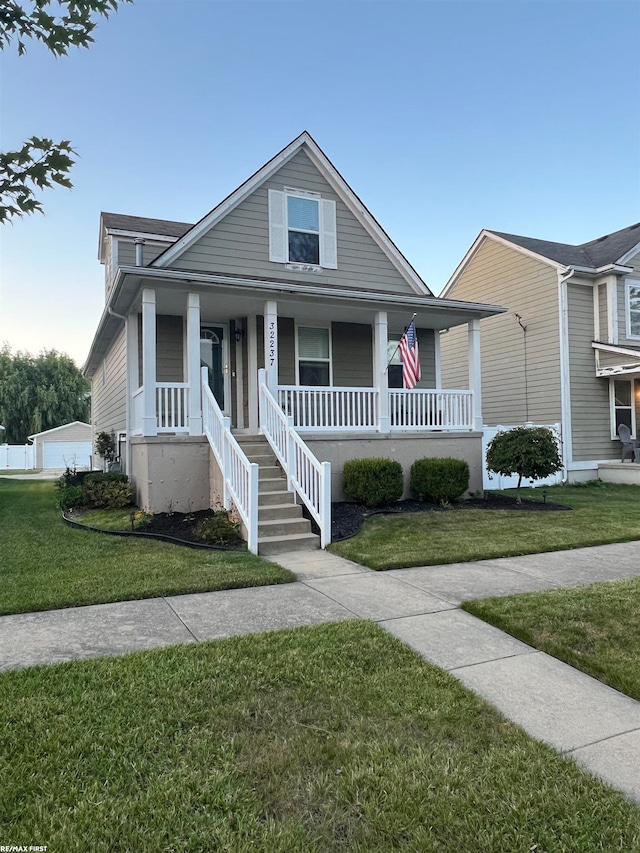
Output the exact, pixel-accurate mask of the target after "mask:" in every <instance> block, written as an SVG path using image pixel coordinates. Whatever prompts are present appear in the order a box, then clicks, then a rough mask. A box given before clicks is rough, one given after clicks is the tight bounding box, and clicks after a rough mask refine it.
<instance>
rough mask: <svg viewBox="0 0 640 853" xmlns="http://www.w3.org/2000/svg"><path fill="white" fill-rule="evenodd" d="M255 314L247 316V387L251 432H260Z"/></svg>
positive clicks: (253, 433) (255, 433) (252, 433)
mask: <svg viewBox="0 0 640 853" xmlns="http://www.w3.org/2000/svg"><path fill="white" fill-rule="evenodd" d="M257 320H258V318H257V317H256V315H255V314H249V315H248V317H247V373H248V376H247V388H248V393H249V400H248V403H249V432H250V433H251V435H257V434H258V428H259V422H258V329H257Z"/></svg>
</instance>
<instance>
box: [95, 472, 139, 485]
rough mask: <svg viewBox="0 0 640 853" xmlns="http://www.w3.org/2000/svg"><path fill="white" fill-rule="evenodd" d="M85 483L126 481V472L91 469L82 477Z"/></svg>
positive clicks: (127, 479) (127, 480)
mask: <svg viewBox="0 0 640 853" xmlns="http://www.w3.org/2000/svg"><path fill="white" fill-rule="evenodd" d="M84 482H85V483H128V482H129V478H128V477H127V475H126V474H121V473H120V472H119V471H92V472H91V473H89V474H87V475H86V477H85V478H84Z"/></svg>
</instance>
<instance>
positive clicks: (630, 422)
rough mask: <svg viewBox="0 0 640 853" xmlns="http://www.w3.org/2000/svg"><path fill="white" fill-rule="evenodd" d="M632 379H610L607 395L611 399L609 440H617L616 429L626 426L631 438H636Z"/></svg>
mask: <svg viewBox="0 0 640 853" xmlns="http://www.w3.org/2000/svg"><path fill="white" fill-rule="evenodd" d="M634 390H635V389H634V381H633V379H611V380H610V381H609V394H610V399H611V438H619V436H618V427H619V426H620V425H621V424H624V425H625V426H628V427H629V429H630V431H631V437H632V438H635V436H636V411H635V399H634Z"/></svg>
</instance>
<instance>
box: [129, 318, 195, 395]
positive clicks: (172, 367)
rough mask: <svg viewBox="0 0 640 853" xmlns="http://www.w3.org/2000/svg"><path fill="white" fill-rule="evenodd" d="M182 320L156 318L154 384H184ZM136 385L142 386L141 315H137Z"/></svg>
mask: <svg viewBox="0 0 640 853" xmlns="http://www.w3.org/2000/svg"><path fill="white" fill-rule="evenodd" d="M183 337H184V320H183V318H182V317H177V316H173V315H169V314H158V315H157V316H156V382H184V381H185V380H184V355H183ZM138 383H139V386H140V385H142V314H138Z"/></svg>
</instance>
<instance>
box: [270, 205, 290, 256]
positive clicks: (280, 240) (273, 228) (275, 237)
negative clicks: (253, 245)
mask: <svg viewBox="0 0 640 853" xmlns="http://www.w3.org/2000/svg"><path fill="white" fill-rule="evenodd" d="M269 260H270V261H274V262H275V263H277V264H285V263H286V262H287V217H286V210H285V195H284V193H283V192H280V191H279V190H269Z"/></svg>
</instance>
